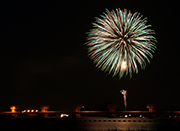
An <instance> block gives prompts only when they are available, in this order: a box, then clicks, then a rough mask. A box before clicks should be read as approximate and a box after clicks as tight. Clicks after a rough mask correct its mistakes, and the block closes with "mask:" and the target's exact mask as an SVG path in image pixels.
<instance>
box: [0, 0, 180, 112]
mask: <svg viewBox="0 0 180 131" xmlns="http://www.w3.org/2000/svg"><path fill="white" fill-rule="evenodd" d="M0 6H1V7H0V10H1V11H0V27H1V29H0V33H1V34H0V35H1V36H0V37H1V42H0V44H1V47H0V50H1V51H0V52H1V57H0V58H1V60H0V63H1V64H0V70H1V73H0V75H1V83H0V88H1V95H0V110H7V109H9V106H10V105H13V104H15V105H19V107H20V108H21V109H24V108H28V107H37V108H38V107H39V106H40V105H43V104H47V105H50V107H51V109H52V110H71V109H72V105H74V104H83V105H85V106H89V105H92V106H95V105H98V104H102V103H106V102H111V103H116V104H118V106H119V107H120V108H121V109H123V100H122V95H121V94H120V92H119V91H120V90H121V89H127V91H128V96H127V100H128V108H129V110H132V109H145V108H146V104H147V103H155V104H157V107H158V109H159V110H162V109H168V110H169V109H171V108H174V109H180V105H179V100H180V95H179V81H178V80H179V72H180V70H179V65H180V64H179V50H178V49H179V46H178V45H179V39H178V35H179V33H178V30H179V13H180V12H179V9H178V8H179V6H178V2H177V1H175V0H171V1H169V2H168V1H163V3H160V2H157V1H155V0H151V1H144V0H142V1H140V0H139V1H134V0H127V1H125V0H124V1H122V0H116V1H115V0H111V1H110V0H103V1H102V0H98V1H94V0H92V1H80V0H79V1H75V0H69V1H51V0H50V1H4V2H2V1H1V4H0ZM118 7H119V8H121V9H124V8H126V9H128V10H131V12H132V13H134V12H140V13H141V14H142V15H143V16H144V17H147V18H148V19H147V21H148V22H147V24H151V25H152V29H154V30H155V32H156V35H155V37H156V38H157V40H158V43H157V50H156V52H155V54H154V58H153V59H152V60H151V63H150V64H147V66H146V69H145V70H141V69H139V73H138V74H134V75H133V77H132V79H129V76H127V77H124V78H122V79H121V80H119V78H118V77H113V78H112V75H108V73H104V72H102V71H101V70H99V69H96V68H95V66H94V64H93V62H92V61H91V60H90V58H89V57H88V56H87V48H86V46H85V45H84V43H85V42H86V36H87V35H86V32H88V31H89V30H90V29H91V28H92V24H91V23H92V22H94V20H95V19H94V17H99V16H100V15H101V14H102V13H103V12H104V11H105V8H107V9H109V10H111V9H116V8H118Z"/></svg>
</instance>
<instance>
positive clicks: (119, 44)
mask: <svg viewBox="0 0 180 131" xmlns="http://www.w3.org/2000/svg"><path fill="white" fill-rule="evenodd" d="M101 17H102V18H96V23H93V25H94V29H92V30H91V31H90V32H88V38H87V40H88V41H87V43H86V45H87V46H88V47H89V48H88V50H89V55H90V56H91V59H92V60H93V61H94V63H95V64H96V67H98V68H101V69H102V70H103V71H105V72H109V73H113V76H115V75H117V74H119V78H121V77H122V76H123V75H124V74H126V75H127V74H129V75H130V77H132V73H134V72H136V73H138V66H137V63H139V65H140V66H141V68H142V69H144V68H145V66H146V60H147V61H148V62H149V63H150V61H149V57H150V58H152V57H153V55H152V53H154V51H155V49H156V45H155V42H157V41H156V38H155V37H153V36H152V35H153V34H155V33H154V31H153V30H150V29H149V27H150V26H151V25H146V22H147V21H146V18H144V19H141V18H142V16H140V13H134V14H131V12H130V11H129V13H128V12H127V10H126V9H124V11H121V10H120V9H116V12H115V11H113V10H112V11H111V12H110V11H109V10H107V9H106V13H104V15H102V16H101Z"/></svg>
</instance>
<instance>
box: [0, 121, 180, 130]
mask: <svg viewBox="0 0 180 131" xmlns="http://www.w3.org/2000/svg"><path fill="white" fill-rule="evenodd" d="M0 123H1V128H0V131H1V130H2V131H9V130H16V129H18V131H125V130H126V131H127V130H128V131H148V130H157V131H176V130H177V131H180V128H179V127H180V120H177V121H175V120H171V119H168V120H157V119H128V118H117V119H116V118H104V119H91V120H90V119H74V120H71V119H48V118H47V119H35V118H33V119H0ZM5 125H6V126H5ZM7 125H8V126H7Z"/></svg>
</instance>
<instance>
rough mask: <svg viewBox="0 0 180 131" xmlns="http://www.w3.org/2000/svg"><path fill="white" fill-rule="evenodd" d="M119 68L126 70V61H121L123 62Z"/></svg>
mask: <svg viewBox="0 0 180 131" xmlns="http://www.w3.org/2000/svg"><path fill="white" fill-rule="evenodd" d="M121 67H122V69H126V67H127V63H126V61H123V62H122V64H121Z"/></svg>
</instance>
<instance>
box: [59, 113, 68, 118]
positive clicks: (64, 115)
mask: <svg viewBox="0 0 180 131" xmlns="http://www.w3.org/2000/svg"><path fill="white" fill-rule="evenodd" d="M60 117H61V118H63V117H69V115H68V114H61V115H60Z"/></svg>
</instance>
